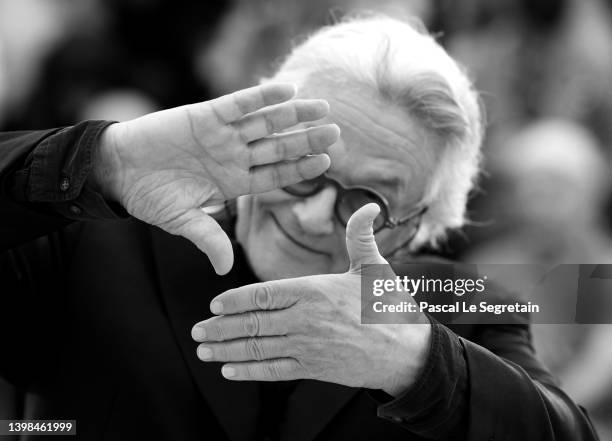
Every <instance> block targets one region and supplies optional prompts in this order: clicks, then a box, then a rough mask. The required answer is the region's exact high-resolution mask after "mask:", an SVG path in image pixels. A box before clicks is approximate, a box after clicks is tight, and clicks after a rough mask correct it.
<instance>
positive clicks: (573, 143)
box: [465, 120, 612, 439]
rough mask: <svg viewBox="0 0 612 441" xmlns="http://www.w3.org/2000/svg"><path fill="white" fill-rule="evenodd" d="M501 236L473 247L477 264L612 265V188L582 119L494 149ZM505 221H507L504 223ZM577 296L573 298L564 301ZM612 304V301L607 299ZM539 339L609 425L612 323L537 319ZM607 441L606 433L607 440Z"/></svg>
mask: <svg viewBox="0 0 612 441" xmlns="http://www.w3.org/2000/svg"><path fill="white" fill-rule="evenodd" d="M489 153H490V156H489V159H490V171H491V174H492V176H493V177H494V179H495V181H496V182H497V183H498V188H499V190H498V192H499V193H498V194H499V195H503V194H505V195H506V196H505V197H503V198H499V199H498V200H496V201H495V203H494V205H493V206H492V213H493V212H494V213H495V214H496V215H497V216H498V218H499V219H500V223H502V226H501V228H500V229H499V231H500V234H499V235H498V236H497V237H495V238H492V239H491V240H489V241H488V242H486V243H484V244H481V245H480V246H479V247H476V248H475V249H473V250H472V251H471V252H470V254H469V255H468V256H466V257H465V260H466V261H469V262H474V263H487V264H496V263H515V264H539V265H545V266H546V267H547V268H548V269H552V268H553V267H554V266H556V265H559V264H612V238H611V237H610V234H609V233H608V231H607V230H606V229H605V228H604V222H603V220H602V218H603V207H604V201H605V198H606V197H607V195H608V191H609V186H610V175H609V173H608V167H607V162H606V158H605V156H604V154H603V152H602V149H601V147H600V146H599V145H598V142H597V140H596V139H595V138H594V137H593V136H592V135H591V134H590V132H589V131H588V130H587V129H585V128H584V127H582V126H580V125H579V124H577V123H575V122H572V121H567V120H542V121H539V122H537V123H533V124H531V125H529V126H527V127H525V128H524V129H523V130H521V131H519V132H518V133H516V134H515V135H514V136H512V137H509V138H508V139H507V141H506V143H505V144H504V145H501V146H499V147H498V148H497V149H496V150H495V151H490V152H489ZM501 220H503V221H501ZM557 301H558V302H570V301H572V299H564V298H559V299H557ZM600 307H602V308H605V307H607V308H610V309H611V310H612V302H610V303H608V304H607V305H606V304H604V305H600ZM532 328H533V334H534V345H535V348H536V350H537V351H538V353H539V354H540V356H541V358H542V361H543V362H544V364H545V365H546V366H547V367H549V368H550V369H551V370H552V372H553V373H555V374H556V375H558V376H559V378H560V380H561V384H562V385H564V388H565V390H566V391H567V392H568V393H569V394H570V395H571V396H572V397H573V398H574V399H576V400H577V402H579V403H580V404H581V405H583V406H585V407H586V408H587V409H589V410H590V411H591V412H592V413H593V414H594V415H595V416H596V417H597V421H596V422H597V423H598V424H599V425H600V426H601V427H602V430H606V431H609V430H610V423H612V421H610V420H609V416H607V415H605V413H603V410H604V409H605V408H606V407H608V406H609V404H606V403H607V402H609V401H610V399H612V351H610V350H609V346H610V342H612V325H576V324H556V325H554V324H534V325H532ZM606 439H607V438H606Z"/></svg>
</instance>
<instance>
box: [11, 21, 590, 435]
mask: <svg viewBox="0 0 612 441" xmlns="http://www.w3.org/2000/svg"><path fill="white" fill-rule="evenodd" d="M284 83H294V84H297V85H298V96H297V99H293V100H289V98H291V95H292V93H293V90H292V88H291V87H290V86H287V85H286V84H284ZM319 98H323V99H325V100H326V101H327V103H329V109H328V107H327V104H326V103H325V102H324V101H321V100H319ZM267 105H272V106H271V107H266V106H267ZM328 110H329V113H328ZM321 119H323V121H320V120H321ZM321 122H323V123H325V124H324V125H321ZM109 124H110V123H106V122H88V123H84V124H81V125H77V126H75V127H73V128H68V129H64V130H60V131H57V130H56V131H46V132H35V133H20V134H9V135H6V136H5V137H4V141H3V143H2V149H3V152H4V153H3V155H2V168H1V170H2V175H1V176H2V183H3V186H2V197H3V202H2V210H3V214H4V216H3V217H2V223H3V234H2V240H3V243H4V246H5V248H12V249H11V250H10V251H9V252H7V253H6V255H5V257H4V258H3V260H2V267H1V268H2V272H3V296H2V299H3V301H4V302H5V304H4V306H5V308H4V309H3V311H2V315H3V317H2V321H1V322H2V324H3V333H2V339H3V341H6V343H5V344H4V346H3V347H4V348H6V349H5V350H4V354H6V356H5V357H3V358H4V359H3V362H2V366H1V367H2V369H3V371H4V372H5V375H6V376H7V378H9V379H10V380H12V381H14V382H15V383H16V384H21V385H22V387H24V388H25V389H26V390H27V391H28V396H27V399H26V401H25V409H24V415H25V416H27V417H28V418H38V419H52V418H54V419H57V418H68V419H75V420H76V421H77V434H78V436H79V437H80V438H82V439H130V438H132V439H134V438H135V439H140V438H144V437H150V438H153V439H173V440H176V439H181V440H192V439H193V440H196V439H229V440H234V441H238V440H249V439H286V440H303V441H306V440H314V439H320V440H324V439H340V440H349V439H350V440H352V439H355V440H359V439H363V440H366V439H368V440H369V439H402V440H407V439H415V440H416V439H473V440H481V439H521V440H525V439H534V440H535V439H538V440H541V439H551V440H552V439H556V440H557V439H572V440H575V439H594V438H595V436H594V434H593V433H592V431H591V427H590V424H589V422H588V419H587V417H586V416H585V415H584V414H583V413H582V411H581V410H580V409H579V408H578V407H577V406H576V405H575V404H573V403H572V402H571V400H570V399H569V398H568V397H567V396H566V395H564V394H563V393H562V392H561V391H560V390H559V389H558V388H557V387H556V385H555V383H554V380H553V379H552V378H551V377H550V375H549V374H548V373H547V372H546V371H545V370H544V369H543V368H542V367H541V366H540V365H539V363H538V361H537V359H536V358H535V357H534V354H533V350H532V348H531V345H530V341H529V329H528V328H527V327H526V326H525V325H521V324H518V323H517V324H516V325H504V326H497V327H496V326H471V327H470V326H463V327H461V328H459V327H455V328H449V327H445V326H443V325H441V324H439V323H437V322H436V321H435V320H433V319H430V318H428V317H426V316H425V315H423V314H417V313H415V314H413V315H410V316H409V321H410V323H409V324H405V325H397V324H396V325H388V324H381V325H362V324H361V323H360V296H359V289H360V283H359V280H360V278H359V270H360V266H361V264H364V263H386V260H385V258H386V257H391V256H393V255H396V254H397V253H405V252H406V251H409V252H415V251H416V250H417V249H418V248H419V247H421V246H422V245H424V244H427V243H435V242H436V241H438V240H440V239H441V238H442V236H443V235H444V232H445V231H446V230H447V229H448V228H452V227H458V226H460V225H461V223H462V221H463V216H464V210H465V202H466V198H467V193H468V191H469V190H470V188H471V185H472V181H473V179H474V177H475V174H476V172H477V163H478V157H479V147H480V140H481V125H480V114H479V110H478V105H477V97H476V94H475V93H474V91H473V89H472V87H471V85H470V82H469V81H468V80H467V79H466V77H465V76H464V74H463V73H462V72H461V70H460V69H459V68H458V67H457V66H456V64H455V63H454V62H453V61H452V60H451V59H450V58H449V57H448V56H447V55H446V53H445V52H444V51H443V50H442V49H441V48H440V47H439V46H438V45H437V43H436V42H435V41H434V40H433V39H432V38H431V37H429V36H428V35H426V34H425V33H424V32H420V31H417V30H415V29H414V28H413V27H411V26H409V25H407V24H404V23H400V22H397V21H395V20H392V19H387V18H370V19H362V20H355V21H352V22H347V23H342V24H338V25H335V26H331V27H329V28H326V29H323V30H321V31H320V32H319V33H317V34H315V35H314V36H313V37H311V38H310V39H309V40H307V41H306V42H305V43H303V44H302V45H300V46H299V47H297V48H296V49H295V50H294V51H293V53H292V54H291V55H290V56H289V57H288V58H287V60H286V61H285V63H284V64H283V65H282V66H281V68H280V70H279V72H278V73H277V74H276V75H275V76H274V78H272V79H271V80H270V82H267V83H266V84H264V85H263V86H260V87H259V88H254V89H251V90H247V91H242V92H238V93H236V94H233V95H230V96H227V97H223V98H220V99H217V100H213V101H211V102H208V103H202V104H197V105H191V106H185V107H181V108H177V109H171V110H168V111H164V112H159V113H156V114H152V115H147V116H145V117H142V118H139V119H136V120H133V121H129V122H126V123H117V124H112V125H109ZM296 124H297V125H298V128H297V130H296V128H295V127H294V126H295V125H296ZM338 127H339V128H340V129H341V133H342V134H341V137H340V139H337V137H338ZM336 140H337V142H336ZM330 145H331V147H329V146H330ZM327 147H329V149H328V148H327ZM324 152H327V155H326V154H325V153H324ZM312 153H314V155H311V154H312ZM330 160H331V161H330ZM324 171H325V173H324V175H321V173H323V172H324ZM320 175H321V176H320ZM253 193H258V194H253ZM240 195H243V196H241V197H239V198H238V200H237V219H236V223H235V241H234V242H231V241H230V240H228V236H227V235H226V233H225V232H224V230H222V229H221V228H220V226H219V225H218V224H217V223H216V222H215V221H214V220H213V218H212V217H211V216H209V215H208V214H206V212H205V210H204V211H203V210H201V209H200V207H202V206H204V207H206V206H212V205H216V204H219V203H221V202H223V201H227V200H230V199H234V198H236V197H237V196H240ZM123 210H125V211H127V213H129V214H130V215H131V216H132V218H129V219H123V220H121V219H115V220H107V221H96V222H73V223H71V220H89V219H101V218H113V217H114V218H118V217H127V215H126V213H125V212H124V211H123ZM70 223H71V224H70ZM68 224H70V225H68ZM148 224H151V225H154V226H157V227H160V228H151V227H150V226H149V225H148ZM56 230H57V231H56ZM230 230H231V229H230ZM53 231H56V232H53ZM168 233H171V234H168ZM233 233H234V232H233V231H230V235H233ZM45 234H46V235H47V236H46V237H44V238H42V239H38V240H36V241H33V242H29V243H25V244H23V245H22V246H20V247H16V245H17V244H22V243H24V242H26V241H27V240H29V239H32V238H34V237H37V236H41V235H45ZM177 236H183V237H184V238H186V239H188V241H187V240H184V239H183V238H181V237H177ZM194 244H195V246H194ZM377 244H378V246H377ZM232 246H233V248H232ZM204 253H205V254H206V255H208V257H209V258H210V263H209V262H208V260H207V259H206V257H205V254H204ZM211 264H212V265H211ZM213 268H214V270H215V271H216V273H217V274H215V273H214V272H213ZM230 269H231V271H230ZM218 274H226V275H224V276H220V275H218ZM7 288H8V289H7ZM209 308H210V310H211V311H212V313H213V314H214V316H213V317H212V318H208V319H205V318H206V316H207V315H208V314H207V310H208V309H209ZM203 319H204V320H203ZM194 324H195V326H194ZM190 330H191V335H190ZM192 338H193V339H195V340H196V341H197V342H199V345H197V357H196V353H195V351H194V349H196V346H195V345H194V344H193V341H192ZM218 362H223V365H222V366H221V365H220V364H219V363H218ZM220 368H221V369H220ZM220 370H221V374H222V375H223V377H225V378H223V377H222V376H221V375H220Z"/></svg>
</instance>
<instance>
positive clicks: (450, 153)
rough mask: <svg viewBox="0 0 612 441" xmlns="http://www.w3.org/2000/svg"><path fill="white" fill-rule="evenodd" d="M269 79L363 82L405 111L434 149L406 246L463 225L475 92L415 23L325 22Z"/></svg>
mask: <svg viewBox="0 0 612 441" xmlns="http://www.w3.org/2000/svg"><path fill="white" fill-rule="evenodd" d="M272 79H274V80H277V81H291V82H297V83H298V86H300V85H304V84H306V83H308V81H309V80H318V79H323V80H324V81H332V82H334V84H338V83H340V84H341V85H343V86H344V87H351V86H356V87H364V86H365V87H368V88H371V89H372V90H374V91H376V92H377V94H378V95H379V96H380V97H381V98H382V99H384V100H386V102H390V103H393V104H396V105H397V106H398V107H399V108H400V109H404V110H405V111H406V113H407V115H409V117H412V118H415V119H416V121H418V122H419V123H420V124H422V125H423V126H424V127H425V129H426V130H427V131H428V133H430V134H432V135H433V138H434V139H435V140H436V141H437V144H438V145H439V146H440V150H441V151H440V154H439V155H437V157H438V158H439V159H438V163H437V164H436V168H435V171H434V173H433V176H432V177H431V179H430V181H429V183H428V186H427V190H426V194H425V196H424V198H423V203H424V204H426V205H427V206H428V207H429V209H428V211H427V212H426V213H425V215H424V216H423V219H422V222H421V227H420V229H419V233H418V234H417V236H416V237H415V239H414V241H413V242H412V245H411V248H416V247H418V246H420V245H423V244H426V243H429V244H432V245H435V244H436V243H437V242H438V241H439V240H440V239H441V238H443V237H444V236H445V233H446V231H447V230H448V229H450V228H457V227H460V226H462V225H463V224H464V222H465V211H466V203H467V198H468V194H469V192H470V190H471V189H472V188H473V186H474V184H475V179H476V176H477V174H478V170H479V163H480V145H481V142H482V122H481V111H480V105H479V99H478V94H477V93H476V92H475V90H474V88H473V86H472V83H471V82H470V80H469V79H468V77H467V76H466V74H465V73H464V72H463V70H462V69H461V68H460V67H459V66H458V65H457V63H456V62H455V61H454V60H453V59H452V58H451V57H450V56H449V55H448V54H447V53H446V52H445V51H444V49H442V47H441V46H440V45H439V44H438V43H437V42H436V40H435V39H434V38H433V37H432V36H430V35H429V34H427V32H426V31H425V30H424V28H423V27H422V26H421V25H419V24H417V23H411V24H409V23H405V22H402V21H399V20H395V19H392V18H389V17H386V16H378V15H377V16H373V17H365V18H363V17H361V18H353V19H350V20H348V21H343V22H341V23H338V24H334V25H331V26H327V27H324V28H322V29H320V30H318V31H317V32H316V33H314V34H313V35H312V36H310V37H309V38H308V39H306V41H304V42H303V43H302V44H300V45H298V46H297V47H295V48H294V49H293V51H292V52H291V54H289V56H288V57H287V58H286V59H285V60H284V62H283V63H282V64H281V66H280V68H279V70H278V72H277V73H276V74H275V75H274V76H273V78H272ZM300 83H301V84H300Z"/></svg>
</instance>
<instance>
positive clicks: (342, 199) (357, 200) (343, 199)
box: [283, 176, 428, 236]
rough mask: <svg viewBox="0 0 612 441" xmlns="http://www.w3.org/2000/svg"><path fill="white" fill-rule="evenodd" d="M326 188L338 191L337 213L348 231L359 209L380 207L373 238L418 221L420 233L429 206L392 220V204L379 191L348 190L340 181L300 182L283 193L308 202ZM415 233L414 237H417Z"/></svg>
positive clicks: (312, 180) (417, 226)
mask: <svg viewBox="0 0 612 441" xmlns="http://www.w3.org/2000/svg"><path fill="white" fill-rule="evenodd" d="M327 185H333V186H334V187H335V188H336V190H337V196H336V203H335V206H334V212H335V214H336V217H337V218H338V220H339V221H340V223H341V224H342V225H343V226H344V227H346V224H347V223H348V220H349V218H350V217H351V216H352V215H353V213H354V212H355V211H357V210H358V209H359V208H361V207H363V206H364V205H365V204H369V203H371V202H374V203H376V204H378V206H379V207H380V213H379V214H378V216H376V219H374V224H373V226H372V228H373V230H374V234H376V233H378V232H379V231H381V230H384V229H385V228H389V229H393V228H396V227H399V226H400V225H404V224H406V223H408V222H410V221H412V220H414V219H418V223H417V224H416V230H418V228H419V225H420V222H421V218H422V216H423V214H424V213H425V212H426V211H427V208H428V207H427V206H425V207H418V208H417V209H416V210H413V211H412V212H411V213H410V214H408V215H406V216H404V217H401V218H395V217H391V216H389V203H388V202H387V199H386V198H385V197H384V196H383V195H382V194H380V193H378V192H377V191H376V190H372V189H371V188H367V187H361V186H355V187H350V188H345V187H343V186H342V184H340V183H339V182H338V181H335V180H333V179H331V178H329V177H327V176H319V177H318V178H315V179H309V180H307V181H302V182H298V183H297V184H293V185H290V186H288V187H284V188H283V190H284V191H286V192H287V193H289V194H290V195H293V196H298V197H304V198H305V197H309V196H312V195H315V194H317V193H319V192H320V191H321V190H323V188H324V187H325V186H327ZM416 230H415V232H414V233H413V236H414V235H415V234H416Z"/></svg>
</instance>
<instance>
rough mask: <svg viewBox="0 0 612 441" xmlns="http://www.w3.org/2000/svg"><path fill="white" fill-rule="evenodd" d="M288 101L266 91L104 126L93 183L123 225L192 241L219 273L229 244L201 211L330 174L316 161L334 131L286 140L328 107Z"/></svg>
mask: <svg viewBox="0 0 612 441" xmlns="http://www.w3.org/2000/svg"><path fill="white" fill-rule="evenodd" d="M294 95H295V87H294V86H293V85H291V84H266V85H262V86H258V87H253V88H250V89H245V90H241V91H238V92H235V93H233V94H230V95H226V96H223V97H220V98H217V99H214V100H211V101H206V102H202V103H198V104H191V105H186V106H182V107H176V108H173V109H169V110H164V111H161V112H156V113H152V114H149V115H145V116H143V117H141V118H137V119H134V120H132V121H127V122H123V123H117V124H113V125H111V126H109V127H108V128H107V129H106V131H105V132H104V133H103V136H102V142H101V146H100V149H99V150H98V152H97V157H96V159H95V167H94V170H95V171H94V180H95V184H96V185H97V186H98V187H99V188H100V189H101V191H102V192H103V193H104V194H105V196H106V197H108V198H110V199H113V200H116V201H117V202H119V203H120V204H122V205H123V207H124V208H125V209H126V210H127V211H128V212H129V213H130V214H131V215H132V216H134V217H136V218H138V219H141V220H143V221H145V222H147V223H149V224H152V225H156V226H158V227H160V228H162V229H164V230H165V231H167V232H169V233H172V234H177V235H181V236H184V237H186V238H187V239H189V240H190V241H192V242H193V243H194V244H195V245H196V246H197V247H198V248H199V249H200V250H202V251H203V252H204V253H206V254H207V255H208V257H209V258H210V260H211V263H212V264H213V266H214V268H215V270H216V271H217V273H219V274H225V273H226V272H228V271H229V270H230V268H231V267H232V264H233V252H232V248H231V245H230V241H229V238H228V237H227V235H226V234H225V233H224V232H223V230H222V229H221V227H220V226H219V225H218V224H217V223H216V221H214V220H213V219H212V218H211V217H210V216H208V215H207V214H205V213H204V212H203V211H202V210H201V207H204V206H208V205H216V204H219V203H222V202H223V201H225V200H228V199H232V198H235V197H237V196H239V195H244V194H250V193H259V192H265V191H269V190H272V189H275V188H279V187H283V186H286V185H290V184H293V183H295V182H298V181H301V180H304V179H311V178H314V177H316V176H318V175H320V174H321V173H323V172H324V171H325V170H326V169H327V168H328V167H329V157H328V156H327V155H326V154H324V152H325V151H326V149H327V148H328V147H329V146H330V145H332V144H333V143H334V142H336V140H337V139H338V135H339V129H338V127H337V126H335V125H331V124H327V125H319V126H316V127H311V128H308V129H302V130H296V131H292V132H286V131H287V130H288V129H290V128H291V127H293V126H295V125H297V124H299V123H302V122H308V121H316V120H319V119H321V118H324V117H325V116H326V115H327V113H328V111H329V106H328V104H327V103H326V102H325V101H323V100H301V99H292V98H293V97H294ZM280 132H285V133H282V134H279V133H280Z"/></svg>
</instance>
